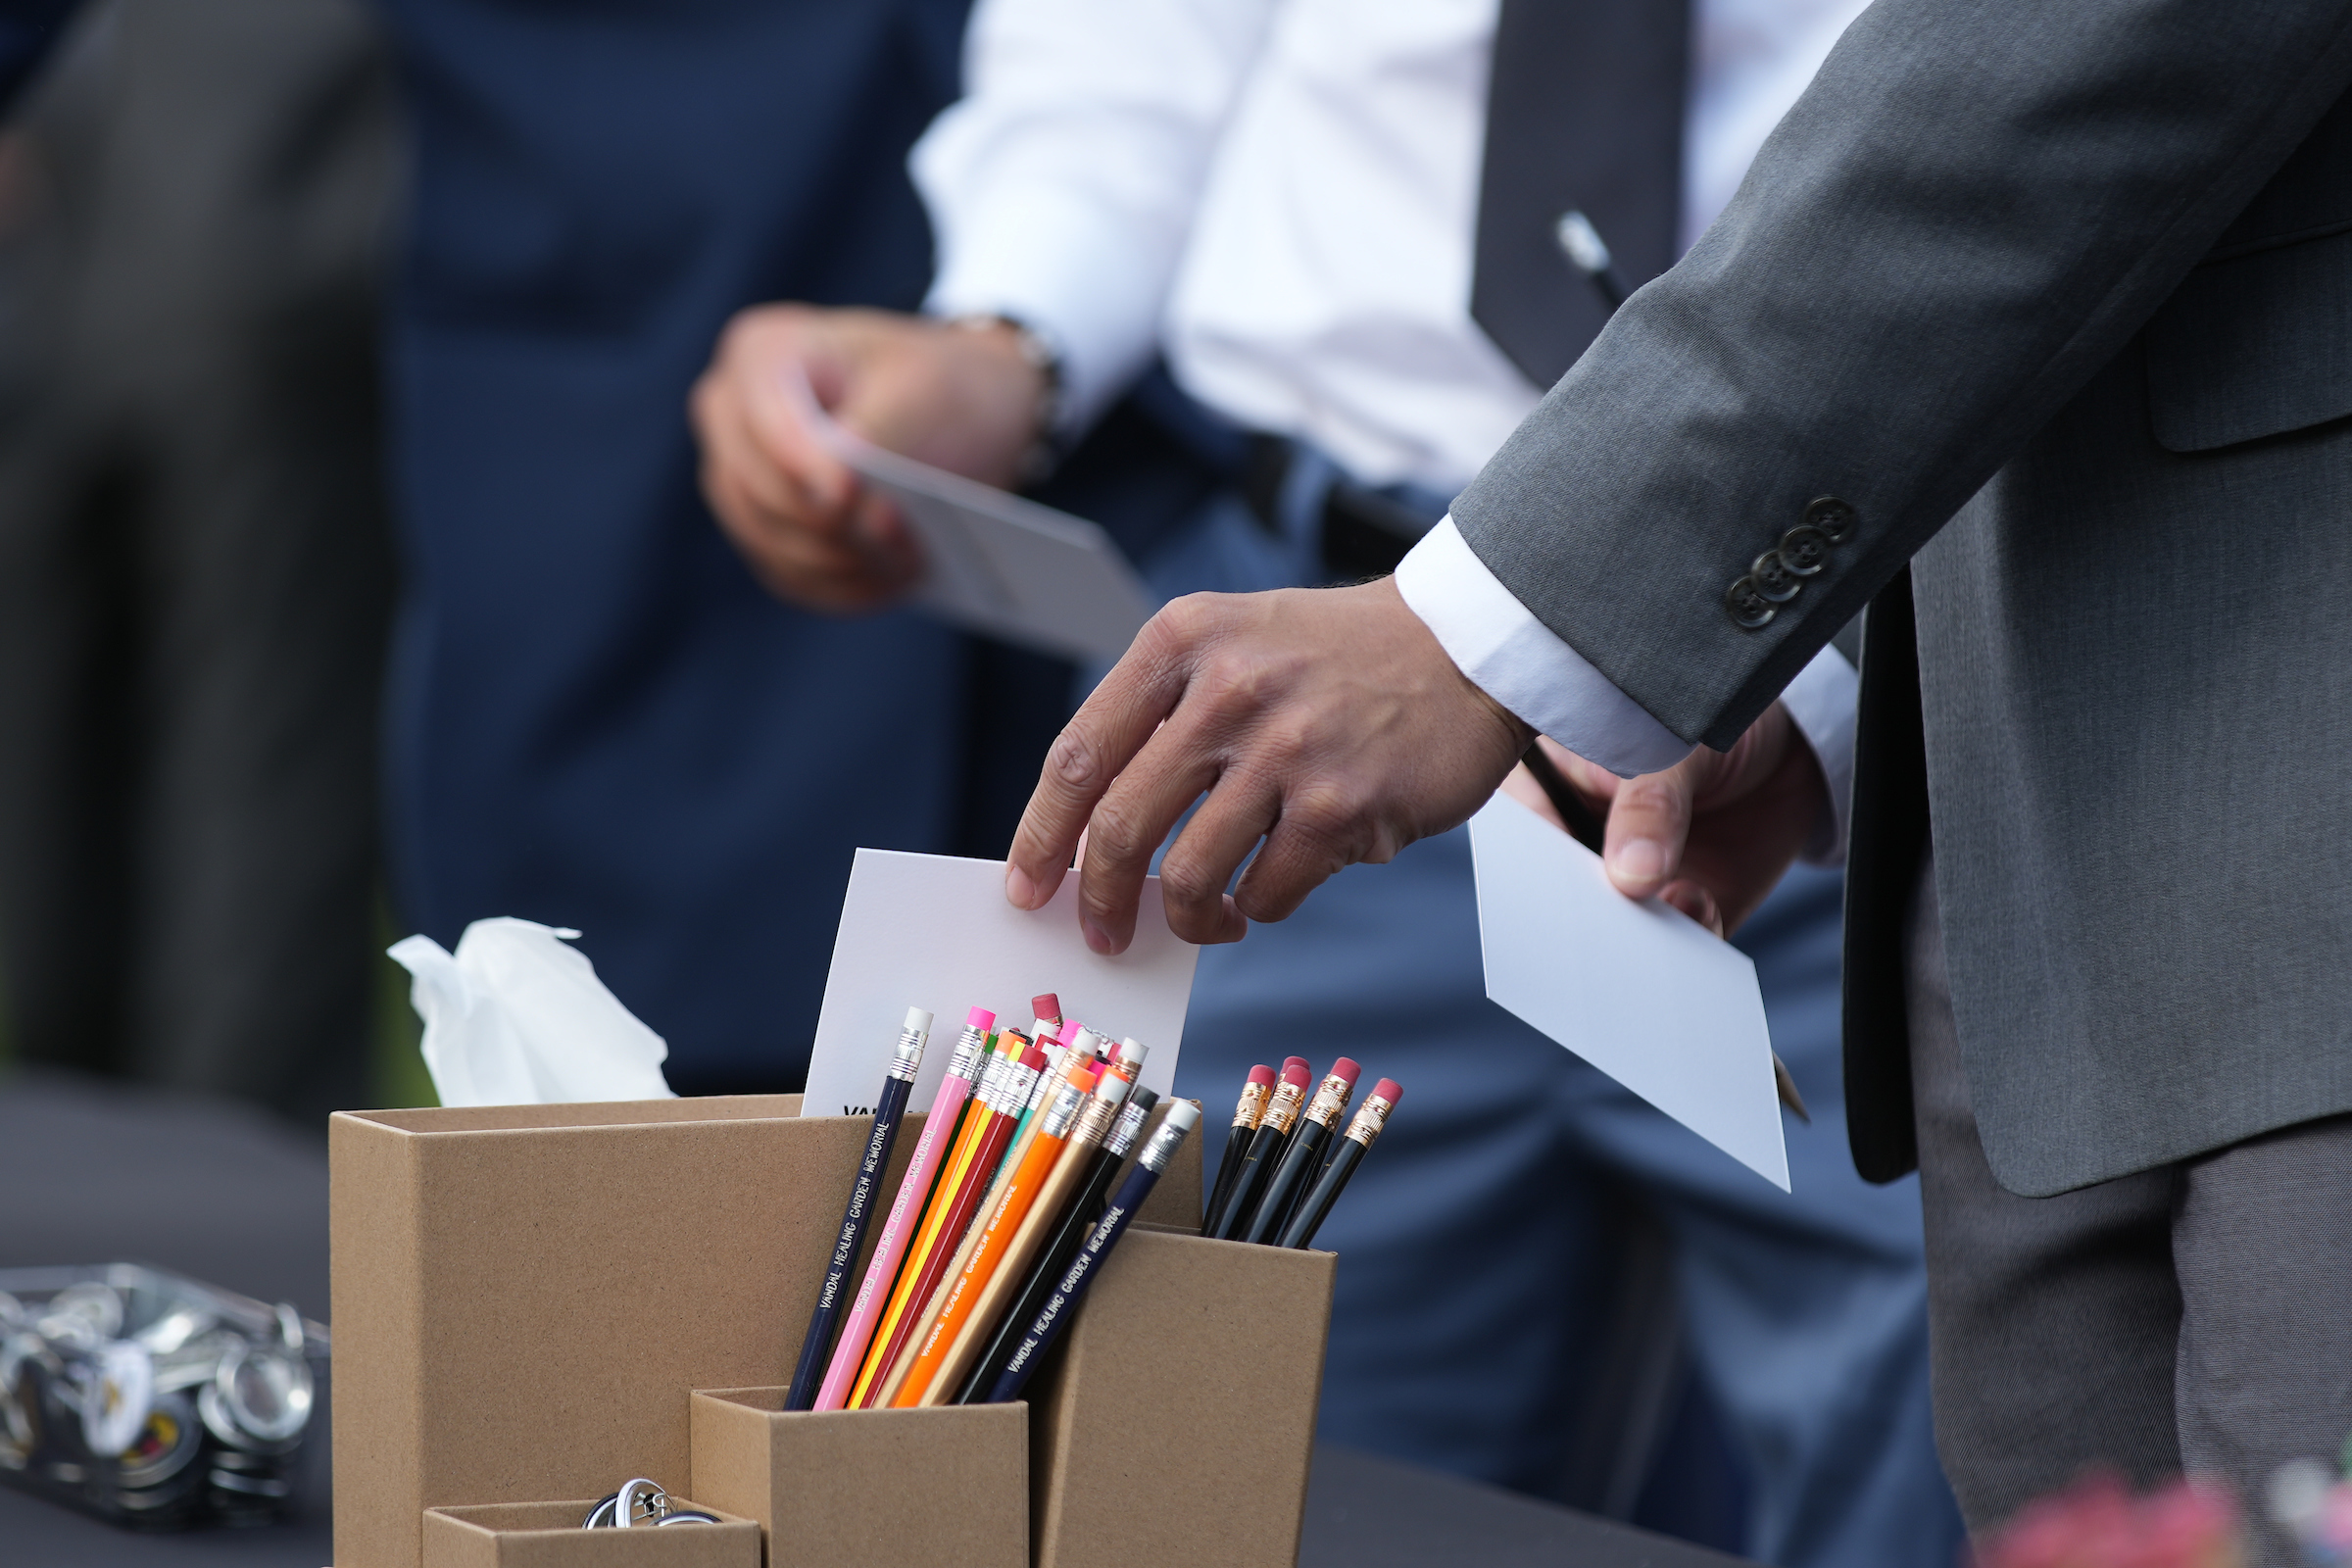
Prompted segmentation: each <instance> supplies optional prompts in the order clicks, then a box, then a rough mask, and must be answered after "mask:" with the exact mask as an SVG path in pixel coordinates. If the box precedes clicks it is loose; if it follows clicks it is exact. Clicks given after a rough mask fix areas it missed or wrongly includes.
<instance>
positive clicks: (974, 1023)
mask: <svg viewBox="0 0 2352 1568" xmlns="http://www.w3.org/2000/svg"><path fill="white" fill-rule="evenodd" d="M963 1026H964V1027H965V1028H966V1029H977V1030H979V1031H980V1032H981V1033H982V1034H986V1033H988V1031H990V1030H991V1029H994V1028H995V1027H996V1026H997V1015H996V1014H995V1013H993V1012H991V1011H989V1010H988V1009H987V1008H986V1007H974V1008H973V1009H972V1010H971V1011H969V1012H967V1013H965V1014H964V1015H963Z"/></svg>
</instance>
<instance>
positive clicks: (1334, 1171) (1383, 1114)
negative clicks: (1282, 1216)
mask: <svg viewBox="0 0 2352 1568" xmlns="http://www.w3.org/2000/svg"><path fill="white" fill-rule="evenodd" d="M1403 1098H1404V1091H1403V1089H1401V1088H1399V1087H1398V1086H1397V1080H1396V1079H1394V1078H1383V1079H1382V1080H1381V1081H1380V1082H1378V1083H1376V1084H1374V1085H1373V1086H1372V1093H1370V1094H1369V1095H1366V1096H1365V1097H1364V1103H1363V1106H1362V1108H1361V1109H1359V1110H1357V1111H1356V1113H1355V1120H1353V1121H1351V1122H1349V1123H1348V1130H1347V1131H1346V1132H1345V1133H1342V1134H1341V1135H1340V1138H1339V1149H1338V1151H1337V1152H1335V1153H1333V1155H1332V1156H1331V1164H1330V1166H1329V1168H1327V1169H1326V1170H1325V1171H1324V1172H1323V1175H1322V1176H1321V1178H1320V1179H1318V1180H1317V1181H1316V1183H1315V1185H1314V1188H1313V1190H1311V1191H1310V1192H1308V1194H1307V1195H1306V1197H1305V1198H1304V1199H1303V1200H1302V1201H1300V1202H1299V1212H1298V1213H1296V1214H1294V1215H1292V1216H1291V1222H1290V1223H1289V1224H1288V1225H1285V1226H1284V1227H1283V1228H1282V1235H1281V1237H1280V1238H1279V1239H1278V1240H1277V1241H1276V1242H1275V1245H1276V1246H1277V1247H1304V1246H1306V1245H1307V1243H1309V1242H1311V1241H1313V1240H1314V1239H1315V1232H1316V1231H1318V1230H1320V1229H1322V1227H1323V1221H1324V1220H1326V1219H1328V1218H1330V1216H1331V1205H1332V1204H1334V1203H1336V1202H1338V1201H1340V1194H1341V1192H1342V1191H1344V1190H1345V1189H1346V1188H1347V1186H1348V1177H1350V1176H1352V1175H1354V1174H1355V1167H1356V1166H1358V1165H1360V1164H1362V1163H1363V1160H1364V1151H1365V1150H1367V1149H1370V1148H1371V1147H1372V1140H1373V1139H1375V1138H1378V1137H1379V1136H1380V1130H1381V1129H1382V1128H1383V1127H1386V1126H1387V1125H1388V1124H1389V1112H1390V1111H1392V1110H1395V1109H1396V1108H1397V1101H1399V1100H1402V1099H1403Z"/></svg>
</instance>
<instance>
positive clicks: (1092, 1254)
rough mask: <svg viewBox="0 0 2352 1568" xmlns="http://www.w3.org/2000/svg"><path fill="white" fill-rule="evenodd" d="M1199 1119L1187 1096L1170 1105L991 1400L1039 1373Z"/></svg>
mask: <svg viewBox="0 0 2352 1568" xmlns="http://www.w3.org/2000/svg"><path fill="white" fill-rule="evenodd" d="M1200 1119H1201V1110H1200V1107H1199V1106H1197V1105H1195V1104H1194V1103H1192V1102H1191V1101H1189V1100H1179V1101H1176V1102H1175V1103H1172V1104H1170V1105H1169V1106H1168V1114H1167V1116H1166V1118H1165V1119H1164V1120H1162V1121H1161V1122H1160V1124H1159V1131H1157V1132H1155V1133H1153V1134H1152V1137H1151V1139H1150V1140H1149V1141H1148V1142H1147V1143H1146V1144H1145V1145H1144V1152H1142V1153H1141V1154H1138V1155H1137V1156H1136V1158H1135V1165H1134V1167H1133V1168H1132V1169H1131V1170H1129V1171H1128V1173H1127V1179H1126V1180H1125V1181H1124V1182H1122V1183H1120V1184H1119V1191H1118V1194H1117V1196H1115V1197H1114V1198H1112V1199H1111V1201H1110V1206H1109V1207H1108V1208H1106V1209H1104V1210H1103V1222H1102V1223H1101V1224H1099V1225H1097V1226H1096V1227H1095V1229H1094V1233H1093V1234H1092V1235H1090V1236H1088V1237H1087V1239H1086V1245H1085V1246H1084V1247H1081V1248H1080V1249H1079V1250H1078V1255H1077V1256H1076V1257H1075V1258H1073V1259H1071V1261H1070V1266H1069V1270H1068V1272H1066V1273H1064V1274H1063V1275H1062V1277H1061V1280H1060V1282H1059V1283H1058V1284H1057V1285H1055V1286H1054V1293H1053V1294H1052V1295H1051V1296H1049V1297H1047V1298H1046V1304H1045V1305H1044V1306H1043V1307H1041V1308H1040V1309H1039V1310H1038V1314H1037V1317H1036V1319H1035V1320H1034V1321H1032V1322H1031V1323H1030V1325H1029V1332H1028V1333H1027V1334H1025V1335H1023V1336H1022V1337H1021V1343H1020V1344H1019V1345H1018V1346H1016V1347H1015V1348H1014V1349H1013V1352H1012V1354H1011V1356H1010V1357H1008V1358H1007V1361H1006V1364H1005V1373H1004V1375H1003V1376H1002V1377H1000V1378H998V1379H997V1386H996V1387H995V1388H994V1389H992V1390H990V1391H989V1396H988V1402H989V1403H991V1404H1003V1403H1005V1401H1006V1400H1007V1399H1017V1398H1019V1397H1021V1390H1022V1389H1024V1388H1026V1387H1027V1386H1028V1383H1029V1380H1030V1379H1031V1378H1032V1377H1035V1376H1036V1375H1037V1368H1038V1365H1039V1363H1040V1362H1041V1361H1043V1360H1044V1358H1045V1355H1046V1352H1047V1351H1048V1350H1050V1349H1052V1348H1054V1341H1056V1340H1057V1339H1059V1338H1060V1337H1061V1334H1062V1331H1063V1330H1064V1329H1066V1328H1068V1327H1069V1322H1070V1316H1071V1314H1072V1313H1074V1312H1076V1311H1077V1310H1078V1305H1079V1302H1080V1301H1081V1300H1083V1299H1085V1296H1086V1293H1087V1290H1088V1288H1089V1287H1090V1286H1092V1285H1093V1284H1094V1281H1095V1276H1096V1275H1097V1274H1098V1273H1100V1272H1101V1270H1102V1264H1103V1258H1104V1257H1105V1256H1107V1255H1108V1254H1109V1252H1110V1250H1111V1249H1112V1248H1114V1247H1116V1246H1117V1245H1118V1243H1119V1238H1120V1237H1121V1236H1124V1235H1126V1234H1127V1225H1128V1222H1129V1221H1131V1220H1133V1219H1134V1218H1135V1211H1136V1210H1137V1209H1138V1208H1140V1207H1142V1206H1143V1202H1144V1200H1145V1199H1147V1198H1149V1197H1151V1196H1152V1187H1153V1186H1154V1185H1156V1184H1157V1183H1158V1181H1159V1177H1160V1173H1161V1172H1162V1171H1165V1170H1166V1169H1167V1168H1168V1164H1169V1162H1170V1161H1171V1160H1173V1159H1174V1158H1175V1157H1176V1146H1177V1145H1179V1144H1181V1143H1183V1142H1184V1135H1185V1134H1186V1133H1188V1132H1190V1131H1192V1129H1193V1124H1194V1123H1196V1122H1198V1121H1199V1120H1200Z"/></svg>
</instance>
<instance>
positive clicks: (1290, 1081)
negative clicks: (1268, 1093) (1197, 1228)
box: [1205, 1056, 1314, 1242]
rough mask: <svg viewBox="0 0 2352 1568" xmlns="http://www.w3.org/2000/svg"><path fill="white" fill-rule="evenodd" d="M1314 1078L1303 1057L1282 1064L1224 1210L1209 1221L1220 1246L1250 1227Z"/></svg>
mask: <svg viewBox="0 0 2352 1568" xmlns="http://www.w3.org/2000/svg"><path fill="white" fill-rule="evenodd" d="M1313 1082H1314V1077H1313V1075H1312V1073H1311V1071H1310V1069H1309V1068H1308V1067H1307V1065H1306V1058H1305V1057H1303V1056H1293V1057H1292V1058H1291V1059H1290V1060H1288V1061H1286V1062H1284V1063H1283V1064H1282V1079H1281V1081H1280V1082H1279V1083H1277V1084H1276V1085H1275V1086H1274V1098H1272V1099H1271V1100H1269V1101H1267V1102H1266V1114H1265V1116H1264V1117H1263V1118H1262V1119H1261V1120H1260V1121H1259V1122H1258V1124H1257V1131H1255V1132H1253V1133H1251V1134H1250V1148H1249V1152H1246V1153H1244V1154H1243V1155H1242V1163H1241V1168H1240V1169H1238V1170H1236V1171H1235V1172H1234V1176H1233V1186H1232V1187H1231V1188H1230V1189H1229V1190H1227V1192H1226V1194H1225V1206H1224V1207H1223V1208H1221V1209H1219V1210H1218V1211H1217V1214H1216V1217H1215V1218H1214V1219H1212V1220H1211V1221H1209V1223H1208V1225H1207V1227H1206V1231H1205V1234H1207V1235H1208V1236H1209V1237H1211V1238H1213V1239H1214V1240H1217V1241H1220V1242H1229V1241H1232V1240H1233V1239H1234V1237H1235V1236H1236V1235H1238V1234H1239V1233H1240V1231H1241V1228H1242V1226H1243V1225H1245V1224H1246V1223H1248V1221H1249V1219H1250V1212H1251V1211H1252V1210H1253V1209H1255V1208H1256V1207H1257V1199H1258V1195H1259V1194H1260V1193H1263V1192H1264V1191H1265V1190H1266V1181H1267V1179H1268V1178H1269V1177H1271V1176H1272V1175H1273V1174H1274V1167H1275V1166H1276V1165H1277V1164H1279V1163H1281V1161H1282V1150H1283V1146H1284V1145H1285V1144H1286V1143H1288V1142H1289V1141H1290V1136H1291V1129H1292V1128H1293V1127H1295V1126H1297V1125H1298V1122H1299V1110H1300V1109H1301V1108H1302V1107H1303V1106H1304V1105H1305V1103H1306V1086H1307V1085H1309V1084H1311V1083H1313Z"/></svg>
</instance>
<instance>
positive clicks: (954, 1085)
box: [815, 1007, 997, 1410]
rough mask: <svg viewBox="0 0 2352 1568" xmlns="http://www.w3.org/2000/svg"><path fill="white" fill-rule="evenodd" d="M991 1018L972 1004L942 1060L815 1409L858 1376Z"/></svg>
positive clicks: (831, 1404)
mask: <svg viewBox="0 0 2352 1568" xmlns="http://www.w3.org/2000/svg"><path fill="white" fill-rule="evenodd" d="M996 1021H997V1015H996V1014H995V1013H993V1012H990V1011H989V1010H988V1009H987V1008H986V1007H974V1008H973V1009H972V1010H971V1011H970V1013H969V1014H967V1015H966V1016H965V1018H964V1021H963V1032H962V1033H961V1034H959V1035H957V1036H956V1054H955V1055H953V1056H951V1057H950V1058H949V1059H948V1072H947V1076H946V1077H944V1078H942V1079H941V1080H940V1081H939V1093H938V1094H937V1095H935V1096H933V1097H932V1100H931V1108H930V1109H929V1110H928V1111H926V1112H925V1113H924V1115H923V1136H922V1137H921V1138H920V1139H918V1140H916V1142H915V1146H914V1158H913V1159H911V1160H909V1161H908V1162H907V1174H906V1176H905V1177H904V1178H902V1179H901V1181H900V1182H899V1193H898V1197H897V1198H895V1199H893V1200H892V1201H891V1205H890V1217H889V1218H888V1219H886V1220H884V1221H883V1222H882V1234H881V1235H880V1236H879V1237H878V1238H876V1239H875V1242H874V1255H873V1259H872V1261H871V1262H869V1263H867V1265H866V1269H865V1277H864V1279H862V1280H860V1281H859V1282H858V1299H856V1300H855V1301H853V1302H851V1303H850V1316H849V1320H848V1321H847V1322H845V1323H844V1324H842V1326H841V1338H840V1340H839V1341H838V1342H837V1343H836V1344H835V1345H834V1347H833V1358H832V1360H831V1361H829V1362H828V1363H826V1366H825V1380H824V1382H823V1383H822V1384H820V1385H818V1387H817V1391H816V1404H815V1408H816V1409H819V1410H838V1409H840V1408H841V1407H842V1405H843V1404H844V1403H845V1402H846V1401H847V1399H848V1397H849V1393H850V1386H851V1385H852V1384H853V1383H855V1382H856V1381H857V1379H858V1365H859V1363H861V1362H862V1361H863V1360H864V1359H865V1348H866V1345H867V1344H868V1342H870V1341H871V1340H872V1339H873V1337H874V1324H875V1321H876V1319H878V1318H879V1317H880V1316H881V1314H882V1308H883V1306H884V1305H885V1304H886V1303H887V1301H888V1299H889V1296H890V1287H891V1286H892V1284H893V1283H895V1282H896V1281H897V1279H898V1277H899V1263H900V1261H901V1260H902V1259H903V1258H905V1256H906V1255H907V1247H908V1245H909V1244H910V1243H912V1242H913V1240H914V1232H915V1230H916V1229H917V1227H918V1226H919V1225H920V1223H921V1220H922V1213H923V1209H924V1207H925V1206H926V1205H928V1204H929V1202H930V1201H931V1190H932V1187H933V1185H934V1183H935V1181H936V1180H937V1178H938V1176H939V1173H940V1172H941V1171H942V1170H943V1169H944V1168H946V1156H947V1152H948V1151H949V1149H950V1148H951V1147H952V1146H953V1145H954V1144H955V1142H956V1129H957V1127H958V1126H959V1124H960V1120H961V1117H962V1115H963V1107H964V1103H965V1102H966V1101H968V1100H969V1099H970V1098H971V1092H972V1080H973V1078H974V1077H975V1076H976V1075H977V1074H978V1072H979V1069H980V1062H981V1059H982V1057H983V1056H984V1055H985V1054H987V1050H988V1031H989V1028H990V1026H991V1025H993V1024H994V1023H995V1022H996Z"/></svg>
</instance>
